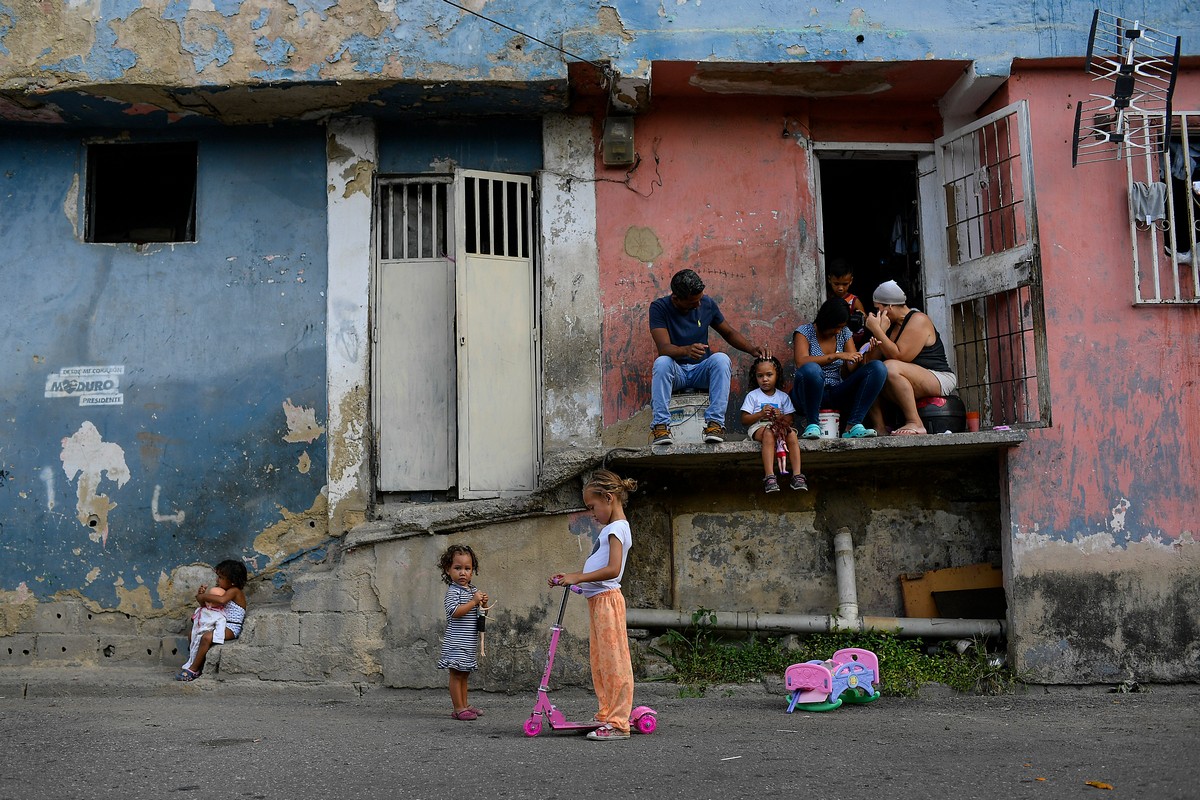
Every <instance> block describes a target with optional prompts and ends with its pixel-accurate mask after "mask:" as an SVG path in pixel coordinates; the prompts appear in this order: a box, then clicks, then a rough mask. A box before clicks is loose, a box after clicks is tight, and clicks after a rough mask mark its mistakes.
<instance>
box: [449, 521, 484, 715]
mask: <svg viewBox="0 0 1200 800" xmlns="http://www.w3.org/2000/svg"><path fill="white" fill-rule="evenodd" d="M438 566H439V567H441V570H442V581H444V582H445V583H446V584H447V586H446V603H445V605H446V635H445V636H444V637H443V638H442V650H441V653H440V654H439V656H438V662H437V666H438V669H448V670H450V702H451V703H453V704H454V712H453V713H452V714H451V715H450V716H452V717H454V718H455V719H461V720H472V719H478V718H479V717H482V716H483V712H482V711H480V710H479V709H478V708H475V707H474V706H472V705H469V704H468V703H467V678H468V677H469V676H470V675H471V673H472V672H473V671H474V670H475V669H477V668H478V667H479V662H478V658H477V655H478V653H479V626H478V620H479V610H480V609H481V608H483V609H485V610H486V608H487V601H488V596H487V595H486V594H484V593H483V592H481V591H479V590H478V589H476V588H475V587H474V586H472V585H471V579H472V578H473V577H474V576H475V574H476V573H477V572H479V559H478V558H476V557H475V551H474V550H472V549H471V548H470V547H468V546H467V545H465V544H452V545H450V546H449V547H447V548H446V552H444V553H442V557H441V558H440V559H439V560H438Z"/></svg>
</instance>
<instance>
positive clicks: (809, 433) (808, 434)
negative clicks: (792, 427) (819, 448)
mask: <svg viewBox="0 0 1200 800" xmlns="http://www.w3.org/2000/svg"><path fill="white" fill-rule="evenodd" d="M859 427H860V428H861V427H862V426H861V425H860V426H859ZM800 438H801V439H820V438H821V426H820V425H809V426H808V427H806V428H805V429H804V433H802V434H800Z"/></svg>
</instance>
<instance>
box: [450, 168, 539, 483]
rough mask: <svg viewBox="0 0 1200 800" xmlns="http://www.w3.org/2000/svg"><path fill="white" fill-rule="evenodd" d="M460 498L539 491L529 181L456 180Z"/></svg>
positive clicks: (499, 177) (490, 175)
mask: <svg viewBox="0 0 1200 800" xmlns="http://www.w3.org/2000/svg"><path fill="white" fill-rule="evenodd" d="M454 211H455V229H456V230H457V231H458V232H459V233H460V236H459V237H458V247H457V248H456V253H457V255H456V257H455V264H456V274H455V281H456V287H457V298H458V327H457V335H458V342H457V345H458V398H459V406H458V429H459V436H458V464H459V488H458V493H459V496H460V497H464V498H470V497H498V496H506V495H512V494H522V493H527V492H529V491H532V490H533V489H534V488H536V486H537V467H538V462H539V439H540V437H539V435H538V432H539V425H538V419H539V414H538V402H537V397H538V391H537V388H538V378H537V344H538V328H537V324H536V313H535V309H536V308H537V291H536V282H535V281H534V269H533V265H534V236H533V191H532V182H531V181H530V179H529V178H525V177H520V176H514V175H504V174H500V173H494V172H475V171H466V170H464V171H460V172H457V173H456V174H455V176H454Z"/></svg>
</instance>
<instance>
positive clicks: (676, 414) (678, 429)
mask: <svg viewBox="0 0 1200 800" xmlns="http://www.w3.org/2000/svg"><path fill="white" fill-rule="evenodd" d="M707 408H708V395H707V394H700V393H693V392H686V393H683V394H677V395H673V396H672V397H671V400H670V402H669V403H668V404H667V410H668V411H669V412H670V414H671V423H670V424H671V436H672V437H673V438H674V439H675V444H687V443H691V444H695V443H697V442H701V441H703V440H704V410H705V409H707Z"/></svg>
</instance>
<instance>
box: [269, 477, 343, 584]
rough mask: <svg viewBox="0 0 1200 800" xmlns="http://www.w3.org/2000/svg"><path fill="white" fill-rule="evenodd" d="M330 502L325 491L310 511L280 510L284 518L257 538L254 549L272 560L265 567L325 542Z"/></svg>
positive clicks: (318, 496) (270, 566)
mask: <svg viewBox="0 0 1200 800" xmlns="http://www.w3.org/2000/svg"><path fill="white" fill-rule="evenodd" d="M328 509H329V502H328V500H327V499H326V497H325V495H324V494H319V495H317V497H316V499H315V500H314V501H313V504H312V505H311V506H310V507H309V508H308V510H306V511H301V512H299V513H295V514H294V513H292V512H291V511H288V510H287V509H286V508H282V509H280V515H281V516H282V519H281V520H280V521H279V522H277V523H275V524H274V525H272V526H271V527H269V528H267V529H266V530H265V531H263V532H262V533H260V534H259V535H258V536H256V537H255V538H254V549H255V550H256V551H257V552H259V553H262V554H263V555H265V556H266V557H267V559H268V562H267V565H266V567H265V568H264V569H263V570H260V571H266V570H270V569H271V568H273V567H278V566H279V565H280V564H281V563H282V562H284V561H285V560H287V559H288V558H289V557H291V556H293V555H295V554H296V553H300V552H303V551H305V550H308V549H310V548H312V547H315V546H317V545H319V544H320V543H321V542H323V541H325V539H326V538H327V537H328V534H329V528H328V523H327V521H326V513H327V512H328Z"/></svg>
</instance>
